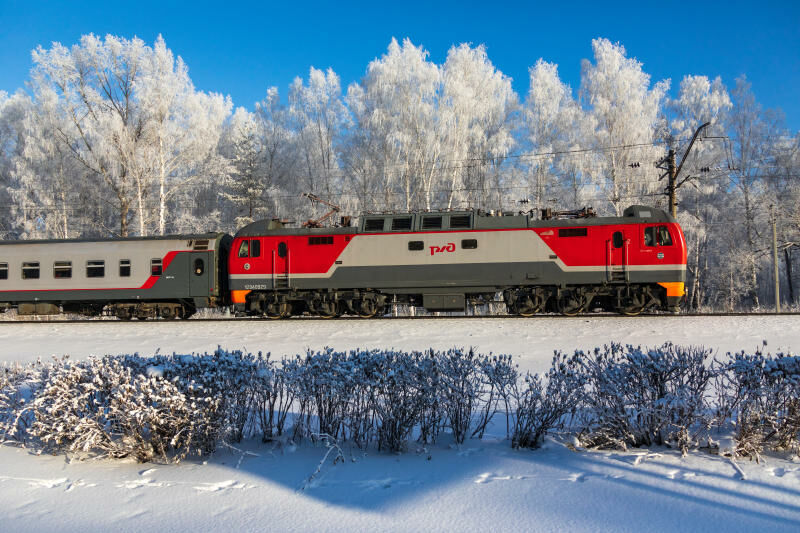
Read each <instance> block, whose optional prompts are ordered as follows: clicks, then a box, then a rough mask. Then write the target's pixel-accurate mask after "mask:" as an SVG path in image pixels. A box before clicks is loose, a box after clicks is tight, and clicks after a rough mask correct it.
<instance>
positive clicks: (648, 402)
mask: <svg viewBox="0 0 800 533" xmlns="http://www.w3.org/2000/svg"><path fill="white" fill-rule="evenodd" d="M710 353H711V352H710V350H705V349H703V348H696V347H680V346H675V345H673V344H671V343H667V344H664V345H663V346H661V347H658V348H651V349H642V348H641V347H633V346H630V345H628V346H625V347H623V346H621V345H619V344H611V345H610V346H606V347H605V348H604V349H603V350H600V349H599V348H598V349H596V350H595V353H594V357H586V358H581V359H580V360H581V362H582V363H581V364H582V366H583V372H584V373H585V374H586V378H587V380H588V390H587V394H586V396H585V398H586V401H585V418H584V423H583V427H582V430H581V435H580V441H581V442H582V444H584V445H585V446H588V447H601V448H621V449H626V448H627V447H629V446H634V447H636V446H643V445H645V446H650V445H654V444H669V445H674V446H677V447H679V448H680V449H681V450H682V451H683V453H686V451H687V450H688V448H689V446H690V445H691V444H692V443H693V442H694V441H695V440H696V436H697V435H696V433H697V430H698V429H699V426H700V425H701V422H702V417H703V414H704V411H705V409H706V398H705V392H706V386H707V384H708V382H709V380H710V378H711V376H712V371H711V370H710V369H709V366H708V365H707V364H706V363H707V359H708V358H709V356H710Z"/></svg>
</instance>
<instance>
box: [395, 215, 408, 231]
mask: <svg viewBox="0 0 800 533" xmlns="http://www.w3.org/2000/svg"><path fill="white" fill-rule="evenodd" d="M410 229H411V217H401V218H393V219H392V231H408V230H410Z"/></svg>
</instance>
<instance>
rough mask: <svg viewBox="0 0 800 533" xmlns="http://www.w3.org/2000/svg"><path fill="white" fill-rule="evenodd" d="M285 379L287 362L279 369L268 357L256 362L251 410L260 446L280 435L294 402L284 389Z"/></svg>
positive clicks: (285, 385) (286, 386)
mask: <svg viewBox="0 0 800 533" xmlns="http://www.w3.org/2000/svg"><path fill="white" fill-rule="evenodd" d="M286 376H287V371H286V361H284V362H283V363H282V365H281V366H280V367H278V366H277V365H275V363H274V362H273V361H270V359H269V354H267V356H266V357H264V358H261V359H260V360H259V364H258V370H257V372H256V374H255V375H254V376H252V377H253V382H252V383H251V384H250V387H251V389H252V394H253V396H252V398H253V404H252V409H253V411H254V416H255V420H256V422H257V424H258V429H257V431H258V432H259V433H260V434H261V440H262V441H263V442H269V441H270V440H272V439H273V438H275V437H281V436H282V435H283V431H284V427H285V425H286V418H287V416H288V415H289V410H290V409H291V406H292V403H293V401H294V393H293V389H292V388H291V387H289V386H288V385H287V377H286Z"/></svg>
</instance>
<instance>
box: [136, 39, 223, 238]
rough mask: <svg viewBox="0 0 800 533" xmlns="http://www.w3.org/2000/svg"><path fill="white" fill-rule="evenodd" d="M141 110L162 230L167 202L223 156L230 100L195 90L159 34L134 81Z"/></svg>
mask: <svg viewBox="0 0 800 533" xmlns="http://www.w3.org/2000/svg"><path fill="white" fill-rule="evenodd" d="M134 89H135V91H136V98H137V99H138V101H139V102H140V106H141V113H142V115H143V129H144V139H145V143H146V147H145V150H144V153H143V158H144V159H145V161H144V163H143V167H144V169H145V172H146V174H147V178H146V179H145V180H142V181H144V182H145V183H146V182H152V183H153V185H154V187H155V192H156V198H157V200H158V207H157V211H156V212H157V223H156V224H155V226H156V229H157V231H158V233H159V234H160V235H164V233H165V232H166V228H167V218H168V215H169V213H168V211H169V204H168V201H169V200H170V199H171V198H172V196H173V195H174V194H175V193H176V192H177V190H178V189H179V188H181V187H186V186H188V185H190V184H191V183H192V182H193V181H194V180H197V179H198V178H200V177H202V176H203V174H204V173H207V172H208V171H209V170H210V169H211V168H213V167H214V165H215V164H216V165H218V164H219V163H220V162H219V161H209V160H212V159H216V158H218V157H219V156H218V155H217V152H216V148H217V145H218V144H219V140H220V136H221V134H222V128H223V124H224V122H225V120H226V119H227V117H228V116H229V115H230V112H231V107H232V103H231V101H230V99H229V98H225V97H223V96H222V95H220V94H214V93H211V94H206V93H202V92H199V91H196V90H195V89H194V85H193V84H192V81H191V79H190V78H189V72H188V68H187V67H186V64H185V63H184V62H183V60H182V59H181V58H180V57H178V58H177V59H176V58H175V57H174V56H173V54H172V51H171V50H169V48H167V45H166V43H165V42H164V39H163V38H162V37H161V36H160V35H159V37H158V39H156V42H155V44H154V46H153V48H152V50H150V49H148V51H147V53H146V55H145V59H144V61H143V64H142V68H141V75H140V77H139V79H138V81H137V83H136V84H135V86H134ZM137 200H138V203H139V224H140V230H139V231H140V234H142V235H144V234H146V231H147V230H146V228H145V216H146V211H145V208H144V206H143V199H142V197H141V192H139V191H137Z"/></svg>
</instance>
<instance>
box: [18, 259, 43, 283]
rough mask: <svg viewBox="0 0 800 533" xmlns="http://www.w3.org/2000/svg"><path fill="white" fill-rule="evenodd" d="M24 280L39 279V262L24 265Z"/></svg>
mask: <svg viewBox="0 0 800 533" xmlns="http://www.w3.org/2000/svg"><path fill="white" fill-rule="evenodd" d="M22 279H39V261H32V262H29V263H22Z"/></svg>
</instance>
